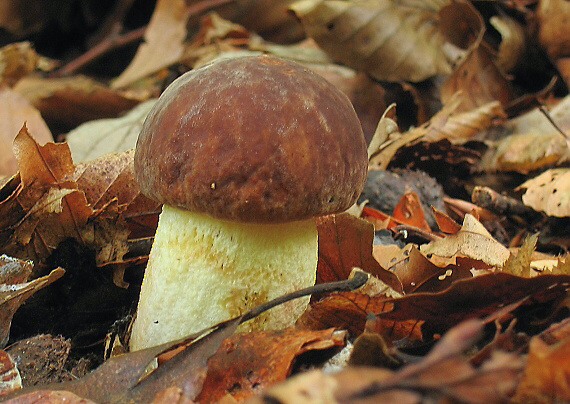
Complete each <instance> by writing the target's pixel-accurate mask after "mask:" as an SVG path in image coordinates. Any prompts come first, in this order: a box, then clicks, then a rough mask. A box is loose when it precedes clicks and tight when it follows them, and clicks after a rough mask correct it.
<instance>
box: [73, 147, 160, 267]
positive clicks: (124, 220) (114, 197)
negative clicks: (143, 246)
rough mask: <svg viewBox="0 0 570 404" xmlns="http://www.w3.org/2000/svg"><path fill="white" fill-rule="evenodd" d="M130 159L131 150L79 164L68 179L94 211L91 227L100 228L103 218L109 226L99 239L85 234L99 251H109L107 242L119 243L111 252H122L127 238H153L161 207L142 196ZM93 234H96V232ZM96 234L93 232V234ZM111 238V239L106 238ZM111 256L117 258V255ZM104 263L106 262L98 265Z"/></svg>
mask: <svg viewBox="0 0 570 404" xmlns="http://www.w3.org/2000/svg"><path fill="white" fill-rule="evenodd" d="M133 158H134V149H130V150H127V151H124V152H121V153H111V154H106V155H104V156H101V157H99V158H98V159H95V160H93V161H90V162H87V163H82V164H78V165H77V166H76V167H75V171H74V173H73V175H72V176H71V178H72V179H73V180H74V181H76V182H77V187H78V188H79V189H80V190H82V191H83V192H84V193H85V196H86V198H87V201H88V203H89V204H90V206H92V207H93V208H94V209H96V210H97V212H96V213H95V214H94V216H95V217H96V219H97V220H92V221H91V225H92V226H96V225H97V222H98V223H99V224H98V225H103V222H104V220H103V218H106V219H105V221H106V222H107V223H108V224H107V225H103V226H104V227H105V228H106V230H103V229H102V234H100V236H101V237H102V238H100V237H99V236H95V235H92V236H87V234H86V237H87V238H88V239H92V240H93V241H94V242H95V244H94V245H100V246H101V248H108V247H105V244H106V243H104V242H102V241H103V240H104V239H109V241H113V243H118V244H117V246H116V248H112V250H113V251H123V250H124V248H125V247H126V243H127V236H129V238H141V237H149V236H152V235H154V232H155V230H156V226H157V222H158V213H159V211H160V206H161V204H160V203H158V202H155V201H153V200H151V199H149V198H147V197H146V196H144V195H143V194H141V192H140V189H139V187H138V185H137V183H136V181H135V178H134V165H133ZM93 219H94V218H93ZM113 223H115V224H113ZM108 226H110V228H109V227H108ZM125 227H126V228H128V230H129V231H128V232H126V229H125ZM113 228H114V230H112V229H113ZM92 230H93V231H95V228H92ZM89 231H91V230H89ZM89 231H88V232H89ZM105 231H108V232H109V234H106V233H105ZM117 232H118V234H116V233H117ZM96 233H97V232H96V231H95V233H94V234H96ZM111 234H114V236H113V237H109V236H110V235H111ZM113 255H115V256H117V257H119V255H120V254H119V253H115V254H113ZM101 258H102V257H101ZM119 258H120V257H119ZM106 262H108V261H100V263H106Z"/></svg>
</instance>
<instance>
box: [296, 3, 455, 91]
mask: <svg viewBox="0 0 570 404" xmlns="http://www.w3.org/2000/svg"><path fill="white" fill-rule="evenodd" d="M446 4H447V2H446V1H437V0H435V1H431V2H422V3H421V7H420V5H419V4H413V3H409V4H406V2H393V1H388V0H382V1H377V2H374V1H353V2H345V1H338V0H325V1H322V0H303V1H299V2H297V3H294V4H292V5H291V9H292V10H293V11H294V12H295V13H296V15H297V16H298V17H299V18H300V19H301V21H302V23H303V26H304V27H305V30H306V32H307V34H308V35H309V36H310V37H312V38H313V39H314V40H315V41H316V42H317V43H318V44H319V46H320V47H321V48H323V49H324V50H325V51H326V52H327V53H328V54H329V55H331V56H332V58H333V59H335V60H336V61H339V62H341V63H343V64H346V65H347V66H350V67H353V68H355V69H356V70H361V71H365V72H367V73H369V74H370V75H371V76H372V77H374V78H376V79H378V80H386V81H399V80H409V81H421V80H424V79H426V78H428V77H430V76H433V75H436V74H445V73H449V72H450V71H451V68H450V64H449V61H448V59H447V56H446V54H445V52H444V51H443V44H444V43H445V38H444V37H443V35H442V33H441V32H440V31H439V29H438V24H439V16H438V11H439V10H440V9H441V8H442V7H443V6H445V5H446Z"/></svg>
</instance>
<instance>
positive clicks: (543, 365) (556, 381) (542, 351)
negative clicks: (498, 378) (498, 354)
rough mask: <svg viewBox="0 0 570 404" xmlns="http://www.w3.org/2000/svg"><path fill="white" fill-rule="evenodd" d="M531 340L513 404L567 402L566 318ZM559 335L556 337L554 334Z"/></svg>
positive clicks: (569, 328) (569, 348)
mask: <svg viewBox="0 0 570 404" xmlns="http://www.w3.org/2000/svg"><path fill="white" fill-rule="evenodd" d="M551 328H554V329H555V330H556V329H557V330H556V333H554V335H553V333H552V332H549V331H550V330H547V332H545V333H544V335H537V336H534V337H533V338H532V339H531V341H530V347H529V355H528V363H527V365H526V368H525V370H524V375H523V378H522V380H521V382H520V384H519V386H518V388H517V393H516V396H515V397H514V400H513V402H515V403H528V402H535V403H547V402H565V401H568V400H570V388H569V386H568V380H569V379H570V368H569V367H568V363H570V323H569V322H568V319H566V321H564V322H563V323H561V324H554V325H553V326H552V327H551ZM556 334H558V335H556Z"/></svg>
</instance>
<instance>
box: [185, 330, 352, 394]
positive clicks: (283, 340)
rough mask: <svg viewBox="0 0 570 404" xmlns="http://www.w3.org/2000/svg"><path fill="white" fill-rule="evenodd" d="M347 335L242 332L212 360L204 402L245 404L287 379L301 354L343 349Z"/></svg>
mask: <svg viewBox="0 0 570 404" xmlns="http://www.w3.org/2000/svg"><path fill="white" fill-rule="evenodd" d="M345 336H346V332H343V331H335V329H328V330H323V331H309V330H297V329H294V328H289V329H285V330H280V331H261V332H255V333H241V334H235V335H232V336H231V337H230V338H228V339H226V340H225V341H224V342H223V343H222V345H221V346H220V349H218V352H217V353H216V354H215V355H214V356H212V357H211V358H210V360H209V361H208V373H207V375H206V380H205V381H204V387H203V388H202V392H201V393H200V395H199V396H198V397H197V398H196V401H198V402H201V403H213V402H217V401H218V400H220V399H221V398H222V397H224V396H225V395H226V394H231V395H232V396H233V397H234V398H235V399H236V400H238V401H241V400H243V399H245V398H247V397H250V396H252V395H254V394H256V393H258V392H260V391H263V390H264V389H265V388H267V387H268V386H270V385H272V384H275V383H277V382H280V381H283V380H285V378H286V377H287V376H289V375H290V374H291V370H292V365H293V362H294V361H295V359H296V358H298V357H299V355H301V354H303V353H305V352H308V351H315V350H324V349H329V348H333V347H339V348H340V347H342V346H344V344H345Z"/></svg>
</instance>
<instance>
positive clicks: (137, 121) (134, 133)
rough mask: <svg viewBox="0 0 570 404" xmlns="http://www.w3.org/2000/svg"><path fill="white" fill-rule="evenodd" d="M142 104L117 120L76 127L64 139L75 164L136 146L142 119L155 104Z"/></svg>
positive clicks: (99, 121) (112, 119) (111, 119)
mask: <svg viewBox="0 0 570 404" xmlns="http://www.w3.org/2000/svg"><path fill="white" fill-rule="evenodd" d="M155 102H156V100H155V99H152V100H149V101H146V102H143V103H141V104H139V105H137V106H136V107H134V108H133V109H132V110H130V111H129V112H128V113H126V114H125V115H123V116H121V117H119V118H109V119H99V120H95V121H89V122H86V123H84V124H81V125H79V126H78V127H77V128H75V129H73V130H72V131H71V132H69V133H68V134H67V136H66V138H65V139H66V141H67V144H68V145H69V148H70V149H71V156H72V157H73V161H75V163H79V162H82V161H89V160H94V159H95V158H97V157H101V156H102V155H104V154H107V153H113V152H115V153H117V152H122V151H125V150H128V149H132V148H134V147H135V146H136V143H137V138H138V136H139V132H140V130H141V128H142V124H143V122H144V120H145V118H146V115H147V114H148V112H149V111H150V109H151V108H152V107H153V105H154V104H155Z"/></svg>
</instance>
